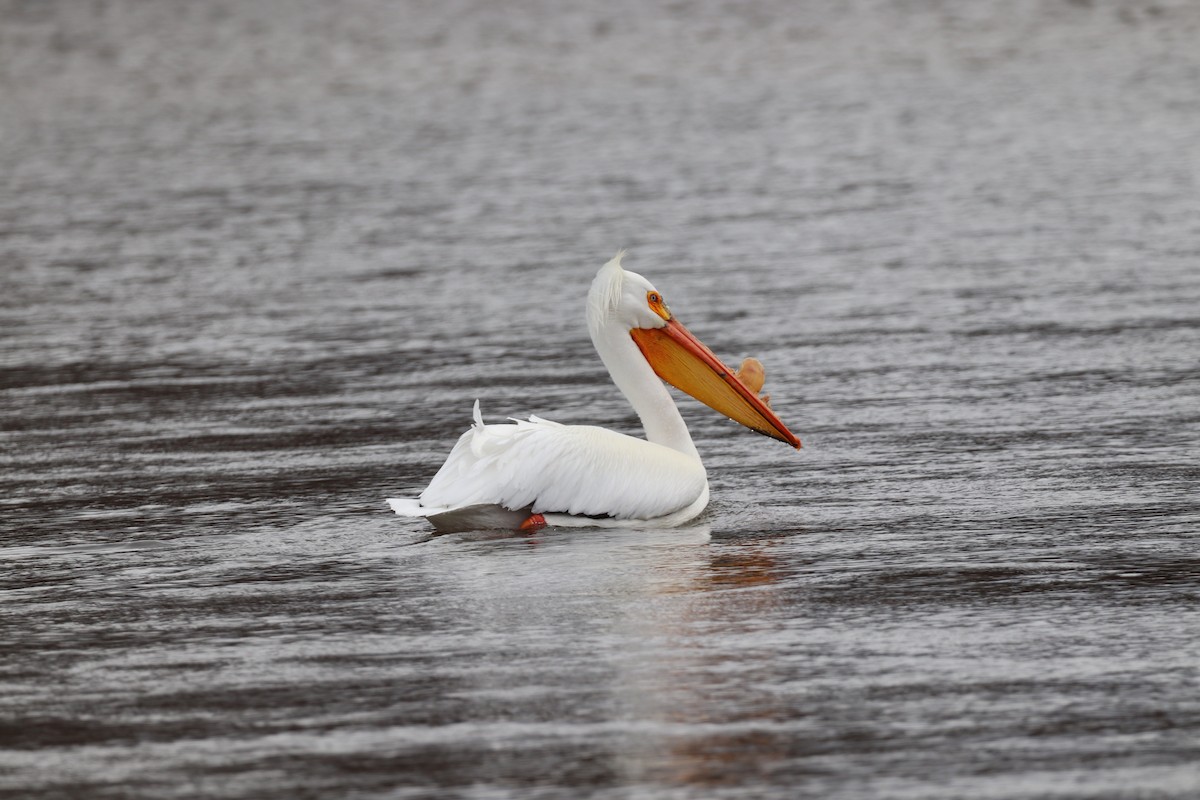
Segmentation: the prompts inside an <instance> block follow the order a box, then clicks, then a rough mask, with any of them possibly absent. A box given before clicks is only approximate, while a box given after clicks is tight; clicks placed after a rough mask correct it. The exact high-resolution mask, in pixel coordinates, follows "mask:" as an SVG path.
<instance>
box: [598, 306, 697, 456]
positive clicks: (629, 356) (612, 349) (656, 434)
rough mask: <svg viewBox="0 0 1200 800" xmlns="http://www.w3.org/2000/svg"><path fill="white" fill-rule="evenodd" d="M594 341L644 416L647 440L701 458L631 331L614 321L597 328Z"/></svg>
mask: <svg viewBox="0 0 1200 800" xmlns="http://www.w3.org/2000/svg"><path fill="white" fill-rule="evenodd" d="M592 343H593V344H595V345H596V352H598V353H599V354H600V360H601V361H603V362H604V366H606V367H608V374H609V375H611V376H612V379H613V383H615V384H616V385H617V388H618V389H620V390H621V394H623V395H625V399H627V400H628V401H629V404H630V405H631V406H633V410H634V411H636V412H637V415H638V417H640V418H641V420H642V428H643V429H644V430H645V431H646V439H648V440H649V441H651V442H654V443H655V444H661V445H663V446H665V447H669V448H671V449H672V450H678V451H679V452H681V453H683V454H684V455H688V456H691V457H693V458H695V459H696V460H697V461H699V460H700V454H699V453H698V452H697V451H696V445H694V444H693V443H692V436H691V434H689V433H688V429H687V425H685V424H684V422H683V417H682V416H681V415H680V413H679V408H678V407H677V406H676V405H675V401H674V400H673V399H671V394H670V392H668V391H667V387H666V385H665V384H664V383H663V382H662V380H660V379H659V377H658V376H657V375H655V374H654V370H653V369H651V367H650V364H649V363H648V362H647V361H646V357H645V356H643V355H642V351H641V350H639V349H638V346H637V344H636V343H634V341H633V337H632V336H630V335H629V331H627V330H623V329H622V328H621V326H620V325H619V324H613V323H611V322H610V323H608V324H605V325H601V326H599V328H598V329H596V330H593V332H592Z"/></svg>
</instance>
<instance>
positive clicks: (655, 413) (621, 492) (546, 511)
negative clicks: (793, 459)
mask: <svg viewBox="0 0 1200 800" xmlns="http://www.w3.org/2000/svg"><path fill="white" fill-rule="evenodd" d="M587 318H588V330H589V332H590V333H591V336H592V341H593V343H594V344H595V346H596V350H597V352H598V353H599V355H600V358H601V359H602V360H603V361H604V364H605V366H606V367H608V370H609V373H610V374H611V375H612V377H613V381H614V382H615V383H616V384H617V386H618V388H620V390H621V391H622V392H623V393H624V394H625V396H626V398H628V400H629V401H630V403H631V405H633V407H634V409H635V410H636V411H637V412H638V415H639V417H640V418H641V421H642V425H643V427H644V428H645V430H646V436H647V438H646V439H637V438H634V437H632V436H626V435H624V434H620V433H617V432H615V431H610V430H606V429H604V428H599V427H595V426H591V425H561V424H559V423H557V422H550V421H549V420H544V419H540V418H538V417H530V418H529V420H528V421H525V420H513V421H512V422H509V423H503V424H492V425H485V424H484V422H483V417H482V415H481V413H480V410H479V401H478V400H476V401H475V408H474V417H475V424H474V425H473V426H472V427H471V428H470V429H469V430H468V431H467V432H466V433H464V434H463V435H462V436H461V437H460V438H459V440H458V442H457V443H456V444H455V445H454V448H453V450H451V452H450V455H449V457H448V458H447V459H446V463H445V464H443V465H442V468H441V469H440V470H439V471H438V473H437V474H436V475H435V476H434V478H433V480H432V481H431V482H430V484H429V486H428V487H427V488H426V489H425V491H423V492H422V493H421V495H420V498H419V499H417V500H413V499H395V498H393V499H389V500H388V503H389V504H390V505H391V507H392V509H393V510H394V511H395V512H396V513H397V514H400V515H402V516H417V517H426V518H428V519H429V520H430V521H431V522H433V523H434V525H435V526H437V527H438V528H440V529H450V530H453V529H464V528H470V527H528V526H529V525H528V523H531V522H532V523H534V526H535V527H540V526H541V525H543V524H549V525H563V526H585V525H601V526H607V525H627V524H638V525H642V526H653V527H663V526H674V525H679V524H682V523H683V522H686V521H687V520H689V519H692V518H693V517H695V516H696V515H697V514H699V513H700V512H701V511H703V510H704V508H705V506H706V505H707V504H708V479H707V476H706V473H705V470H704V465H703V464H702V463H701V461H700V455H699V453H698V452H697V451H696V448H695V445H694V444H693V443H692V439H691V436H690V435H689V434H688V431H687V426H686V425H685V424H684V422H683V418H682V417H681V416H680V414H679V410H678V409H677V408H676V406H675V403H674V401H673V400H672V399H671V396H670V394H669V393H668V392H667V390H666V387H665V386H664V385H663V383H662V380H661V379H660V378H659V377H658V375H656V373H655V370H656V369H657V366H655V367H652V366H651V363H650V361H649V360H648V359H649V358H650V355H647V354H643V349H642V344H641V343H640V342H637V343H635V339H634V334H635V333H637V332H642V333H644V332H646V331H656V330H661V331H662V332H663V333H665V334H666V335H667V336H669V337H671V338H672V339H673V340H676V341H679V342H682V343H683V347H685V348H688V349H691V350H695V349H696V348H699V349H701V350H703V353H700V354H699V359H700V360H701V361H702V360H705V359H708V360H711V363H701V367H702V368H704V369H711V370H713V371H715V372H716V373H721V372H722V371H723V372H724V373H725V374H726V375H727V377H726V375H722V380H724V381H726V382H727V383H728V384H729V386H732V387H733V389H724V394H725V395H727V396H734V399H735V401H736V402H741V403H743V404H745V405H746V406H747V407H754V406H757V409H756V410H755V413H757V414H760V415H761V414H763V413H765V414H766V415H767V416H768V417H770V420H774V422H770V420H769V421H768V427H774V428H776V429H777V430H781V431H783V432H784V433H786V435H787V437H790V439H786V438H785V439H784V440H785V441H790V442H791V443H793V444H794V445H795V446H799V440H796V439H795V437H794V436H792V435H791V433H790V432H787V430H786V428H784V427H783V424H782V423H780V422H778V419H777V418H775V417H774V415H773V414H772V413H771V412H770V411H769V410H767V409H766V407H765V405H764V404H762V403H761V402H759V401H758V398H757V396H756V395H754V393H750V392H749V390H748V389H746V388H745V387H744V386H742V387H741V388H740V389H738V388H737V387H736V386H734V384H735V383H737V379H736V378H735V377H733V375H732V373H730V372H729V370H728V369H727V368H725V367H724V365H722V364H720V362H718V361H716V359H715V356H712V354H711V353H710V352H708V351H707V348H704V347H703V345H700V344H699V342H697V341H696V340H695V339H694V337H691V335H690V334H689V333H687V331H686V329H684V328H683V327H682V326H681V325H679V324H678V323H677V322H675V321H674V320H673V318H672V317H671V314H670V311H669V310H668V309H667V307H666V304H665V303H664V302H662V298H661V295H659V294H658V292H657V291H656V290H655V289H654V287H653V286H652V285H651V284H650V282H649V281H647V280H646V279H645V278H643V277H642V276H641V275H638V274H637V273H634V272H628V271H626V270H624V269H622V267H621V254H618V255H617V257H616V258H614V259H612V260H611V261H609V262H608V263H607V264H605V265H604V266H603V267H602V268H601V269H600V271H599V272H598V273H597V274H596V278H595V280H594V281H593V282H592V287H591V290H590V291H589V293H588V305H587ZM680 331H682V333H680ZM651 352H654V353H655V357H656V358H659V359H660V360H662V359H663V358H664V356H662V354H661V353H659V352H658V351H654V350H652V351H651ZM696 352H697V353H699V350H696ZM676 357H678V356H676V354H674V353H671V352H668V353H667V355H666V356H665V359H666V360H667V361H670V360H671V359H673V358H676ZM688 357H691V355H690V354H689V355H688ZM697 363H700V361H697ZM714 365H715V366H714ZM690 368H695V365H690ZM672 374H673V373H672ZM672 382H676V381H672ZM680 383H682V382H677V385H680ZM717 387H718V388H717V390H714V389H712V387H706V388H705V389H704V392H713V391H716V392H717V393H718V394H719V393H721V391H722V389H723V387H725V384H724V383H721V382H720V381H718V382H717ZM680 388H682V389H684V390H685V391H689V392H691V389H690V388H689V387H688V386H684V385H680ZM738 392H740V394H738ZM692 393H693V394H694V395H695V396H696V397H697V398H698V399H701V400H702V401H704V402H710V401H709V399H707V398H706V397H705V396H702V394H701V393H700V392H692ZM726 402H727V403H728V402H729V401H728V399H726ZM714 407H716V406H714ZM721 410H722V411H723V413H730V412H728V411H726V410H725V409H724V408H722V409H721ZM731 416H732V415H731ZM734 418H735V419H738V417H736V416H735V417H734ZM739 421H743V422H744V424H750V423H746V422H745V420H741V419H739ZM753 427H755V428H756V429H760V430H761V426H760V425H759V424H758V423H755V424H754V425H753ZM762 432H764V433H767V435H771V436H775V437H776V438H784V437H783V436H782V435H781V434H779V433H776V432H774V431H772V430H765V431H762ZM523 523H524V524H523Z"/></svg>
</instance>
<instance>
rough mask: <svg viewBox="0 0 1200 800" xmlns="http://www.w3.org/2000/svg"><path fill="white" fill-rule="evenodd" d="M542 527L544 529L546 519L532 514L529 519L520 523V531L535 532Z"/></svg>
mask: <svg viewBox="0 0 1200 800" xmlns="http://www.w3.org/2000/svg"><path fill="white" fill-rule="evenodd" d="M544 527H546V518H545V517H543V516H542V515H541V514H533V515H531V516H530V517H529V519H527V520H525V521H524V522H522V523H521V530H523V531H536V530H538V529H540V528H544Z"/></svg>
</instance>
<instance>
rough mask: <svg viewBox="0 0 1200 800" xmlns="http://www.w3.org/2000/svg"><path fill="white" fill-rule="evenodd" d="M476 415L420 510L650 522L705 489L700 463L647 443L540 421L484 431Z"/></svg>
mask: <svg viewBox="0 0 1200 800" xmlns="http://www.w3.org/2000/svg"><path fill="white" fill-rule="evenodd" d="M474 417H475V425H473V426H472V427H471V429H470V430H468V431H467V432H466V433H464V434H463V435H462V436H461V437H460V438H459V440H458V442H457V444H455V446H454V449H453V450H452V451H451V452H450V456H449V458H447V459H446V463H445V464H444V465H442V468H441V470H439V471H438V474H437V475H436V476H434V478H433V481H432V482H430V484H429V487H428V488H427V489H426V490H425V491H424V492H423V493H422V494H421V505H422V506H426V507H429V506H437V507H440V508H442V509H455V508H461V507H463V506H470V505H481V504H491V505H500V506H503V507H505V508H508V509H525V508H532V510H533V513H539V514H540V513H545V512H559V513H567V514H579V515H588V516H603V515H608V516H612V517H617V518H621V519H653V518H655V517H660V516H664V515H666V514H670V513H672V512H674V511H678V510H679V509H681V508H684V507H686V506H688V505H689V504H691V503H692V502H694V501H695V500H696V498H698V497H699V496H700V494H701V492H702V491H703V490H704V488H705V487H706V486H707V479H706V476H705V473H704V467H703V465H701V464H700V462H699V460H697V459H694V458H691V457H689V456H686V455H684V454H683V453H679V452H677V451H675V450H671V449H670V448H667V447H663V446H661V445H656V444H651V443H650V442H647V441H645V440H642V439H635V438H633V437H631V436H625V435H623V434H619V433H616V432H614V431H609V430H605V429H604V428H597V427H593V426H590V425H561V424H559V423H557V422H549V421H547V420H542V419H538V418H537V417H531V418H530V419H529V420H516V421H514V422H513V423H510V424H500V425H485V424H483V418H482V415H481V414H480V412H479V405H478V402H476V405H475V409H474Z"/></svg>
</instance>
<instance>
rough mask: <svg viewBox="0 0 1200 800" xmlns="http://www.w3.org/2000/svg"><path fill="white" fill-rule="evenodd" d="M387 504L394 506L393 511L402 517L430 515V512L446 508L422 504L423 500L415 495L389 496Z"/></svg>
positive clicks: (433, 512)
mask: <svg viewBox="0 0 1200 800" xmlns="http://www.w3.org/2000/svg"><path fill="white" fill-rule="evenodd" d="M387 504H388V505H389V506H391V507H392V511H395V512H396V513H397V514H399V515H400V516H402V517H428V516H429V515H430V514H436V513H437V512H439V511H445V510H446V509H444V508H427V507H425V506H423V505H421V501H420V500H418V499H417V498H415V497H389V498H388V501H387Z"/></svg>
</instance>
